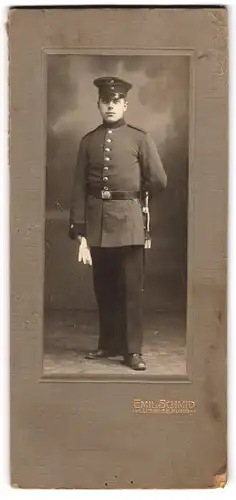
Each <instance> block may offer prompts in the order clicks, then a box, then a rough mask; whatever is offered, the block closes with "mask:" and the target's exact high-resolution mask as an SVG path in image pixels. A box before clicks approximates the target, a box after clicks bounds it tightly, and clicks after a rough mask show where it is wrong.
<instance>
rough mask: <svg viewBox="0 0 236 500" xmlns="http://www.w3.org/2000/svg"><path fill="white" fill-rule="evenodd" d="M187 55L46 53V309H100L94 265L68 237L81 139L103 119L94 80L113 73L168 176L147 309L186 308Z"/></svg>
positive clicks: (155, 220) (156, 213) (157, 203)
mask: <svg viewBox="0 0 236 500" xmlns="http://www.w3.org/2000/svg"><path fill="white" fill-rule="evenodd" d="M189 72H190V66H189V58H188V57H187V56H91V55H86V56H85V55H49V56H48V57H47V165H46V223H45V224H46V228H45V229H46V230H45V240H46V241H45V295H44V297H45V313H47V312H48V313H50V312H53V311H71V310H76V311H95V310H96V302H95V297H94V293H93V287H92V273H91V269H90V268H89V266H87V265H86V266H85V265H82V264H78V262H77V248H78V246H77V243H75V242H73V241H71V240H70V239H69V237H68V221H69V203H70V196H71V187H72V181H73V173H74V167H75V162H76V156H77V151H78V147H79V143H80V139H81V138H82V136H83V135H85V134H86V133H87V132H89V131H90V130H92V129H93V128H95V127H96V126H98V125H99V123H101V118H100V115H99V112H98V109H97V89H96V87H95V86H94V85H93V80H94V79H95V78H97V77H99V76H105V75H114V76H118V77H120V78H124V79H125V80H128V81H130V82H131V83H132V84H133V88H132V89H131V90H130V92H129V94H128V110H127V111H126V114H125V119H126V121H127V123H130V124H132V125H136V126H137V127H141V128H143V129H145V130H146V131H148V132H150V134H151V135H152V137H153V139H154V140H155V142H156V145H157V147H158V150H159V153H160V156H161V158H162V161H163V165H164V168H165V170H166V173H167V176H168V186H167V189H166V190H165V191H164V192H163V193H161V194H160V195H159V196H157V197H154V199H153V202H152V206H151V227H152V249H151V250H147V251H146V273H145V289H144V297H143V299H144V313H145V312H146V313H147V314H149V312H152V311H157V312H158V313H160V314H162V313H163V314H167V315H171V314H181V315H182V316H183V317H184V316H185V313H186V278H187V275H186V273H187V271H186V269H187V209H188V128H189Z"/></svg>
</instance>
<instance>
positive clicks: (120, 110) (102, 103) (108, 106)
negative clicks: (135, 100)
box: [98, 97, 127, 123]
mask: <svg viewBox="0 0 236 500" xmlns="http://www.w3.org/2000/svg"><path fill="white" fill-rule="evenodd" d="M98 109H99V111H100V113H101V116H102V118H103V120H105V121H106V122H108V123H114V122H117V121H118V120H120V119H121V118H123V116H124V112H125V111H126V109H127V102H126V101H125V99H124V98H123V97H120V98H114V99H112V100H111V101H108V100H106V99H103V98H102V97H100V98H99V101H98Z"/></svg>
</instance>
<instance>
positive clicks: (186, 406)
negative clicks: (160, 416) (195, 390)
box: [133, 399, 196, 414]
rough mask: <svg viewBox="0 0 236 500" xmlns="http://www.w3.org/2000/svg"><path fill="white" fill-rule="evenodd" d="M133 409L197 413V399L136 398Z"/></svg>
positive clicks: (143, 411) (147, 411) (139, 411)
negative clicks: (154, 399)
mask: <svg viewBox="0 0 236 500" xmlns="http://www.w3.org/2000/svg"><path fill="white" fill-rule="evenodd" d="M133 411H134V412H135V413H184V414H186V413H187V414H189V413H195V412H196V404H195V401H188V400H186V401H185V400H184V401H181V400H171V399H158V400H156V401H153V400H143V399H134V400H133Z"/></svg>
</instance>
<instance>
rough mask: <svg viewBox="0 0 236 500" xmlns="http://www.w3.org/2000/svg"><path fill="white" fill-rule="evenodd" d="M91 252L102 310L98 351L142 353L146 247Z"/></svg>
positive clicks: (100, 309) (138, 246) (97, 298)
mask: <svg viewBox="0 0 236 500" xmlns="http://www.w3.org/2000/svg"><path fill="white" fill-rule="evenodd" d="M90 250H91V256H92V262H93V284H94V292H95V296H96V300H97V304H98V311H99V341H98V348H99V349H104V350H109V351H112V352H115V353H120V354H123V355H125V354H128V353H140V354H141V351H142V337H143V328H142V291H143V277H144V246H142V245H134V246H123V247H113V248H104V247H102V248H101V247H91V249H90Z"/></svg>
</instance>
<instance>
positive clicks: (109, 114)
mask: <svg viewBox="0 0 236 500" xmlns="http://www.w3.org/2000/svg"><path fill="white" fill-rule="evenodd" d="M106 115H107V116H114V115H115V113H110V112H109V113H106Z"/></svg>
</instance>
